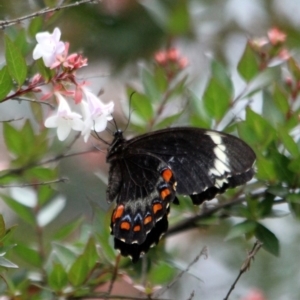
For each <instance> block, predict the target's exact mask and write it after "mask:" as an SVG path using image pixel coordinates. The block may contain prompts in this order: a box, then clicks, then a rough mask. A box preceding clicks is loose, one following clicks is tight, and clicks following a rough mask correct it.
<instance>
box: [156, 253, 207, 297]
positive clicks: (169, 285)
mask: <svg viewBox="0 0 300 300" xmlns="http://www.w3.org/2000/svg"><path fill="white" fill-rule="evenodd" d="M201 256H205V258H207V257H208V254H207V247H203V248H202V249H201V251H200V253H199V254H198V255H197V256H196V257H195V258H194V260H193V261H192V262H190V263H189V264H188V266H187V267H186V268H185V269H184V270H183V271H181V272H180V273H179V274H178V275H177V276H176V277H175V278H174V280H173V281H172V282H171V283H169V284H168V285H166V286H165V287H163V288H162V289H160V290H159V291H158V292H157V293H154V295H155V297H159V296H160V295H162V294H163V293H165V292H166V291H167V290H168V289H170V288H171V287H172V286H173V285H174V284H175V283H176V282H177V281H178V280H179V279H180V278H181V277H182V276H183V275H184V274H185V273H187V272H188V271H189V269H190V268H191V266H192V265H194V264H195V263H196V262H197V261H198V260H199V259H200V257H201ZM192 294H193V293H192ZM190 299H192V298H190Z"/></svg>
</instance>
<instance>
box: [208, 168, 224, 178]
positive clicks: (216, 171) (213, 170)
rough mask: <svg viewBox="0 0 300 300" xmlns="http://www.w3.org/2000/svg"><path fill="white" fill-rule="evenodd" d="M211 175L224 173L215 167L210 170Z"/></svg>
mask: <svg viewBox="0 0 300 300" xmlns="http://www.w3.org/2000/svg"><path fill="white" fill-rule="evenodd" d="M209 175H215V176H222V175H223V174H221V173H220V172H219V171H218V170H216V169H214V168H213V169H210V170H209Z"/></svg>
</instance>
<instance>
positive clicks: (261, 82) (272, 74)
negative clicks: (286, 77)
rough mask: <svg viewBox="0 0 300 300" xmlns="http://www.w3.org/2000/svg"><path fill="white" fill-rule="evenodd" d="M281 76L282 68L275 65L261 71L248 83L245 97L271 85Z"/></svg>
mask: <svg viewBox="0 0 300 300" xmlns="http://www.w3.org/2000/svg"><path fill="white" fill-rule="evenodd" d="M280 77H281V68H280V67H278V66H277V67H273V68H267V69H265V70H264V71H262V72H260V73H259V74H258V75H257V76H256V77H254V78H253V80H252V81H251V82H250V83H249V84H248V87H247V92H246V93H245V95H244V98H249V97H250V96H252V95H254V94H255V93H257V92H259V91H261V90H262V89H263V88H264V87H266V86H269V85H270V84H271V83H273V82H274V81H276V80H280Z"/></svg>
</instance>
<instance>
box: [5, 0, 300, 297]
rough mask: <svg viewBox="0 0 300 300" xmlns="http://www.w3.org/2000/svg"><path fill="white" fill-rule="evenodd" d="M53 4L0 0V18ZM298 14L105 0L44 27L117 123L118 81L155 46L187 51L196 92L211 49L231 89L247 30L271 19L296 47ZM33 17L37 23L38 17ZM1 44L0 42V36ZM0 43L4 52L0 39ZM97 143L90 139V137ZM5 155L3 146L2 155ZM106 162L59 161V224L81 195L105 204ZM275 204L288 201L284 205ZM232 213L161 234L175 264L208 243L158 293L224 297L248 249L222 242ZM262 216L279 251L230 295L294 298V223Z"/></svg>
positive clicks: (298, 237) (255, 7) (133, 75)
mask: <svg viewBox="0 0 300 300" xmlns="http://www.w3.org/2000/svg"><path fill="white" fill-rule="evenodd" d="M62 3H64V4H66V3H69V2H68V1H62ZM57 4H58V3H57V1H45V2H44V1H42V0H36V1H35V0H26V1H24V0H14V1H8V0H2V1H0V19H2V20H6V19H12V18H17V17H21V16H24V15H26V14H29V13H32V12H35V11H37V10H39V9H41V8H44V7H45V5H46V6H53V5H57ZM299 15H300V3H299V1H298V0H274V1H271V0H264V1H263V0H212V1H207V0H202V1H201V0H194V1H192V0H144V1H134V0H106V1H105V0H103V1H102V2H101V3H100V4H94V5H91V4H87V5H81V6H79V7H75V8H70V9H65V10H62V11H60V12H58V13H57V14H55V15H54V16H51V15H49V16H48V18H49V20H48V21H47V25H46V26H44V27H42V28H43V30H45V29H46V30H49V31H52V30H53V28H54V27H57V26H58V27H60V29H61V31H62V40H64V41H69V42H70V44H71V52H72V51H74V52H75V51H76V52H82V53H84V56H86V57H88V59H89V62H88V67H87V68H85V69H84V71H83V72H81V73H80V76H81V77H82V78H87V79H88V80H89V81H90V82H91V89H92V90H93V91H95V92H99V91H100V90H103V95H102V98H103V100H104V101H109V100H113V101H115V102H116V115H117V120H118V124H119V126H120V127H121V128H122V126H123V125H122V124H124V126H125V124H126V122H127V118H128V113H127V112H128V103H127V99H126V95H125V93H124V91H125V85H126V84H128V83H131V84H133V85H134V84H136V85H138V76H139V70H140V69H139V66H140V65H141V64H143V63H144V62H145V61H147V60H148V59H149V58H151V57H152V56H153V54H154V53H155V52H156V51H158V50H159V49H161V48H165V47H167V46H168V45H173V46H176V47H178V48H179V50H180V51H181V53H182V54H183V55H184V56H186V57H187V58H188V59H189V61H190V64H189V67H188V68H187V69H186V70H185V72H186V73H187V74H188V76H189V81H190V85H191V88H192V90H193V91H194V92H195V93H201V91H203V88H204V86H205V82H206V80H207V78H208V76H209V58H210V57H215V58H216V59H217V60H218V61H222V62H223V63H224V65H226V66H227V67H228V69H229V70H232V73H231V75H232V79H233V82H234V84H235V91H236V94H238V93H239V91H240V89H241V82H240V79H239V78H238V76H236V74H235V72H236V70H235V69H236V64H237V62H238V60H239V58H240V56H241V54H242V52H243V49H244V47H245V43H246V41H247V38H249V37H262V36H266V32H267V31H268V29H270V28H271V27H273V26H276V27H279V28H280V29H281V30H283V31H285V32H286V33H287V35H288V42H289V43H290V47H291V48H294V49H296V50H295V56H297V55H298V52H299V50H298V49H299V48H300V18H299ZM26 22H28V21H24V23H25V24H26ZM38 22H39V21H37V23H38ZM37 26H42V21H41V23H40V24H38V25H37ZM20 27H21V26H20V25H14V26H11V27H8V28H7V29H6V31H7V32H10V33H11V34H16V35H17V31H18V29H19V28H20ZM0 34H1V35H2V34H3V31H2V32H0ZM0 47H3V44H2V43H1V44H0ZM1 50H2V51H1V52H2V53H3V48H2V49H1ZM29 59H30V58H29ZM2 61H3V57H2ZM256 100H257V107H256V109H257V111H259V110H260V104H259V99H256V98H254V101H256ZM20 112H22V115H24V114H26V112H27V113H28V115H30V111H29V109H28V107H27V104H26V103H20V104H19V103H13V104H11V103H5V104H2V107H1V110H0V119H9V118H16V117H18V115H20V114H21V113H20ZM124 126H123V128H124ZM128 134H129V135H130V131H128ZM96 143H97V142H95V141H94V142H90V144H89V146H92V145H94V144H96ZM84 147H86V145H79V148H80V149H82V148H84ZM7 155H8V154H7V153H5V149H3V148H2V147H1V155H0V160H1V161H2V162H3V164H5V160H6V159H7ZM100 170H101V171H100ZM106 171H107V166H106V164H105V155H104V154H101V153H99V154H91V155H86V156H82V157H76V158H69V159H66V160H63V161H62V164H61V173H62V175H65V176H67V177H69V178H70V180H71V183H70V184H68V185H63V184H60V185H59V188H60V191H61V192H62V193H64V194H65V195H66V196H67V199H68V205H67V207H66V209H65V212H64V214H63V216H62V217H60V218H59V220H58V223H57V224H59V222H66V221H68V220H70V219H72V218H74V217H75V216H77V215H79V214H81V213H82V212H83V211H85V213H86V214H91V211H90V209H89V208H87V207H88V206H87V204H86V203H87V201H88V200H92V201H95V202H98V203H99V205H100V206H101V207H103V208H105V209H107V208H108V205H107V204H106V202H105V187H106V186H105V184H103V183H102V182H101V181H100V180H99V179H98V178H97V177H96V176H95V174H94V173H95V172H101V173H102V174H104V175H105V174H106ZM281 209H283V210H288V208H287V206H285V205H283V207H281ZM237 221H239V220H235V219H234V218H233V219H231V220H226V221H222V223H221V226H218V225H216V226H211V227H209V228H208V229H205V230H203V231H201V232H200V234H199V231H198V230H197V231H190V232H185V233H184V234H182V235H177V236H172V237H171V238H169V239H168V240H167V247H168V249H170V250H172V251H174V248H176V251H177V252H178V256H179V257H180V260H181V262H182V266H186V264H187V263H189V262H190V261H191V260H192V259H193V258H194V257H195V256H196V255H197V253H198V252H199V251H200V249H201V248H203V247H204V246H207V247H208V249H209V257H208V259H206V260H204V259H200V261H199V262H198V263H196V264H195V265H193V266H192V267H191V269H190V271H189V272H188V273H187V274H185V275H184V276H183V278H181V279H180V280H179V281H178V283H177V284H176V285H175V286H173V287H172V289H170V290H169V291H168V292H167V294H165V295H164V297H165V298H170V299H187V298H188V296H189V295H190V293H191V291H193V290H194V291H195V294H196V296H195V299H206V300H210V299H211V300H214V299H221V298H222V297H224V296H225V294H226V292H227V290H228V289H229V287H230V285H231V284H232V282H233V280H234V279H235V277H236V275H237V272H238V270H239V267H240V266H241V264H242V262H243V260H244V258H245V256H246V250H249V249H250V248H251V243H246V242H245V241H244V240H243V239H235V240H231V241H228V242H225V241H224V236H225V235H226V232H227V230H228V228H229V226H230V224H232V223H234V222H237ZM263 223H264V224H265V225H266V226H267V227H268V228H269V229H270V230H271V231H273V232H274V233H275V234H276V235H277V237H278V238H279V240H280V242H281V256H280V257H279V258H275V257H273V256H271V255H270V254H268V253H266V252H265V251H263V250H261V251H260V252H259V254H258V255H257V256H256V259H255V262H254V264H253V266H252V268H251V270H250V272H248V273H246V274H245V275H244V276H243V277H242V279H241V280H240V281H239V283H238V285H237V287H236V289H235V290H234V295H233V296H232V298H231V299H246V298H243V297H245V295H247V294H248V293H249V292H250V291H251V290H253V289H259V290H261V291H262V292H263V293H264V295H265V297H266V298H265V299H279V300H293V299H295V300H296V299H299V297H300V296H299V295H300V285H299V280H300V272H299V267H300V263H299V262H298V254H299V251H300V246H299V245H300V224H299V222H298V221H297V220H295V219H294V218H293V217H292V216H291V215H288V216H286V217H284V218H280V219H278V218H277V219H274V220H271V219H269V220H265V221H263ZM57 224H56V225H53V226H57ZM182 240H184V241H185V242H184V243H182V242H181V241H182ZM178 241H180V243H178ZM179 267H180V266H179Z"/></svg>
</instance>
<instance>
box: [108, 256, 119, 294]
mask: <svg viewBox="0 0 300 300" xmlns="http://www.w3.org/2000/svg"><path fill="white" fill-rule="evenodd" d="M120 259H121V254H119V255H117V257H116V264H115V267H114V272H113V275H112V278H111V281H110V285H109V288H108V291H107V294H108V295H110V293H111V291H112V289H113V286H114V283H115V281H116V279H117V276H118V268H119V262H120Z"/></svg>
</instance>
